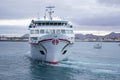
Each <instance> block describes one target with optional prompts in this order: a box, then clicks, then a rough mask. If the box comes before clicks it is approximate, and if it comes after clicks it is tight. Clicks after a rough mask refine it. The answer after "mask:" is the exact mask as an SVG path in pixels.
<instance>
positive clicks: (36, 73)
mask: <svg viewBox="0 0 120 80" xmlns="http://www.w3.org/2000/svg"><path fill="white" fill-rule="evenodd" d="M94 44H96V42H75V44H74V46H73V52H72V54H71V56H70V57H69V60H68V61H62V62H60V63H59V64H57V65H52V64H48V63H41V62H39V61H35V60H33V59H31V58H30V57H29V53H30V52H29V51H30V46H29V43H28V42H0V80H120V46H118V44H119V43H112V42H103V43H102V45H103V46H102V49H94V48H93V45H94Z"/></svg>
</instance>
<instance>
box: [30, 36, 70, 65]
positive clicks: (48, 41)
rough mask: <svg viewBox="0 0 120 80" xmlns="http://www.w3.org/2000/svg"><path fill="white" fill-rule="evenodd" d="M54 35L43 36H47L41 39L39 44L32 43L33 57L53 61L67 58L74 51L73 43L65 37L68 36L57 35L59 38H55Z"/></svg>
mask: <svg viewBox="0 0 120 80" xmlns="http://www.w3.org/2000/svg"><path fill="white" fill-rule="evenodd" d="M54 36H55V35H47V36H43V37H46V38H44V39H42V40H39V41H38V43H37V44H31V55H32V58H34V59H37V60H42V61H46V62H51V63H57V62H59V61H62V60H65V59H67V58H68V57H69V55H70V54H71V52H72V43H70V41H69V40H67V39H65V38H67V37H66V36H61V35H59V36H58V35H56V36H57V38H53V37H54ZM56 36H55V37H56Z"/></svg>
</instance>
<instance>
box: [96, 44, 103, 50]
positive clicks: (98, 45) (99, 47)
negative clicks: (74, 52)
mask: <svg viewBox="0 0 120 80" xmlns="http://www.w3.org/2000/svg"><path fill="white" fill-rule="evenodd" d="M94 48H95V49H101V48H102V44H99V43H98V44H95V45H94Z"/></svg>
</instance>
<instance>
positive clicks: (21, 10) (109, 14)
mask: <svg viewBox="0 0 120 80" xmlns="http://www.w3.org/2000/svg"><path fill="white" fill-rule="evenodd" d="M49 5H53V6H55V9H54V10H55V13H54V14H53V16H54V17H60V18H63V19H66V20H69V21H71V22H72V23H73V26H74V29H75V32H80V33H93V34H98V32H99V34H107V33H109V32H113V31H114V32H120V0H1V2H0V34H7V35H12V34H13V35H17V34H25V33H28V25H29V23H30V21H31V20H32V19H34V18H37V17H38V13H39V17H43V16H44V13H45V7H46V6H49Z"/></svg>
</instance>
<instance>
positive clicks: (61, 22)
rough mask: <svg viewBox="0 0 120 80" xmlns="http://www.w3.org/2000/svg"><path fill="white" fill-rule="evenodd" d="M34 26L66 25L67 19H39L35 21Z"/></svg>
mask: <svg viewBox="0 0 120 80" xmlns="http://www.w3.org/2000/svg"><path fill="white" fill-rule="evenodd" d="M34 24H35V25H36V26H65V25H68V22H67V21H41V22H37V21H36V22H35V23H34Z"/></svg>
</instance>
